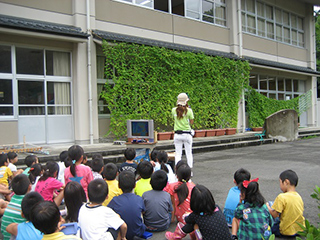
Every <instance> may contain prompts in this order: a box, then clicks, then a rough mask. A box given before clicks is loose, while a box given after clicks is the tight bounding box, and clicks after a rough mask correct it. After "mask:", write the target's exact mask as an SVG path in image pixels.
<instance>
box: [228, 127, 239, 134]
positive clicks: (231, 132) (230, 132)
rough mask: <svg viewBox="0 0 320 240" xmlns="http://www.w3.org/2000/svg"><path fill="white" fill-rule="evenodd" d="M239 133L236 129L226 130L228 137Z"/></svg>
mask: <svg viewBox="0 0 320 240" xmlns="http://www.w3.org/2000/svg"><path fill="white" fill-rule="evenodd" d="M236 133H237V129H236V128H227V129H226V135H233V134H236Z"/></svg>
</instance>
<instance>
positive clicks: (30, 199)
mask: <svg viewBox="0 0 320 240" xmlns="http://www.w3.org/2000/svg"><path fill="white" fill-rule="evenodd" d="M41 201H44V200H43V197H42V196H41V195H40V194H39V193H37V192H30V193H27V194H26V195H25V196H24V198H23V199H22V202H21V211H22V213H21V216H22V217H24V218H25V219H26V220H27V221H26V222H23V223H19V224H18V223H11V224H10V225H9V226H8V227H7V228H6V230H7V232H8V233H10V234H11V235H13V236H15V237H16V239H32V240H41V239H42V237H43V234H42V233H41V232H40V231H39V230H38V229H36V228H35V227H34V226H33V224H32V222H31V217H30V215H31V209H32V207H33V206H34V205H35V204H37V203H38V202H41Z"/></svg>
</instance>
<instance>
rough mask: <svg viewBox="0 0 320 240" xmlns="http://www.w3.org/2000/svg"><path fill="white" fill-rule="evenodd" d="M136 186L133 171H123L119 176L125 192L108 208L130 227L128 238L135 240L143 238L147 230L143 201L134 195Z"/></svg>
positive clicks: (115, 198) (120, 185)
mask: <svg viewBox="0 0 320 240" xmlns="http://www.w3.org/2000/svg"><path fill="white" fill-rule="evenodd" d="M134 186H135V175H134V173H133V172H132V171H122V172H121V173H120V174H119V187H120V188H121V190H122V191H123V194H121V195H120V196H117V197H114V198H113V199H112V200H111V202H110V203H109V205H108V207H110V208H111V209H113V210H114V211H115V212H116V213H118V214H119V215H120V216H121V218H122V219H123V220H124V221H125V222H126V224H127V226H128V230H127V235H126V238H127V239H128V240H133V238H134V237H135V236H137V237H141V236H142V235H143V233H144V231H145V229H146V227H145V225H144V224H143V220H142V217H141V214H142V213H143V212H144V211H145V207H144V203H143V199H142V198H141V197H140V196H137V195H135V194H133V193H132V190H133V188H134Z"/></svg>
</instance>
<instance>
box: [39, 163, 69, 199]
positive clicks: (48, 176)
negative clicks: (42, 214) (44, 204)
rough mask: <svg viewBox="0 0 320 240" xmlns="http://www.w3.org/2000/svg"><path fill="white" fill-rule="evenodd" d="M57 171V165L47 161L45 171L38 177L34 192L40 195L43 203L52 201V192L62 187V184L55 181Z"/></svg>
mask: <svg viewBox="0 0 320 240" xmlns="http://www.w3.org/2000/svg"><path fill="white" fill-rule="evenodd" d="M58 171H59V165H58V163H56V162H54V161H49V162H47V164H46V171H45V172H44V173H43V176H42V177H40V179H39V180H38V183H37V185H36V188H35V191H36V192H38V193H40V195H41V196H42V197H43V198H44V200H45V201H51V202H52V201H53V198H54V191H56V190H59V189H60V188H62V187H64V185H63V183H62V182H60V181H58V180H57V179H56V177H57V175H58Z"/></svg>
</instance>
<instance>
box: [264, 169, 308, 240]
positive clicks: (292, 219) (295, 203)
mask: <svg viewBox="0 0 320 240" xmlns="http://www.w3.org/2000/svg"><path fill="white" fill-rule="evenodd" d="M279 179H280V189H281V190H282V192H283V193H280V194H279V195H278V196H277V198H276V199H275V201H274V203H273V205H272V206H271V208H270V206H269V207H268V208H269V212H270V213H271V214H272V216H273V217H278V216H279V215H280V224H279V223H277V224H274V226H273V227H272V231H273V232H274V233H275V235H276V236H281V235H285V236H292V235H295V234H296V233H297V232H298V231H301V230H302V229H301V227H300V226H299V225H298V224H297V223H300V224H301V225H303V226H304V225H305V222H304V217H303V211H304V204H303V200H302V198H301V196H300V195H299V193H298V192H296V186H297V185H298V175H297V174H296V173H295V172H294V171H292V170H286V171H284V172H282V173H281V174H280V176H279Z"/></svg>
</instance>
